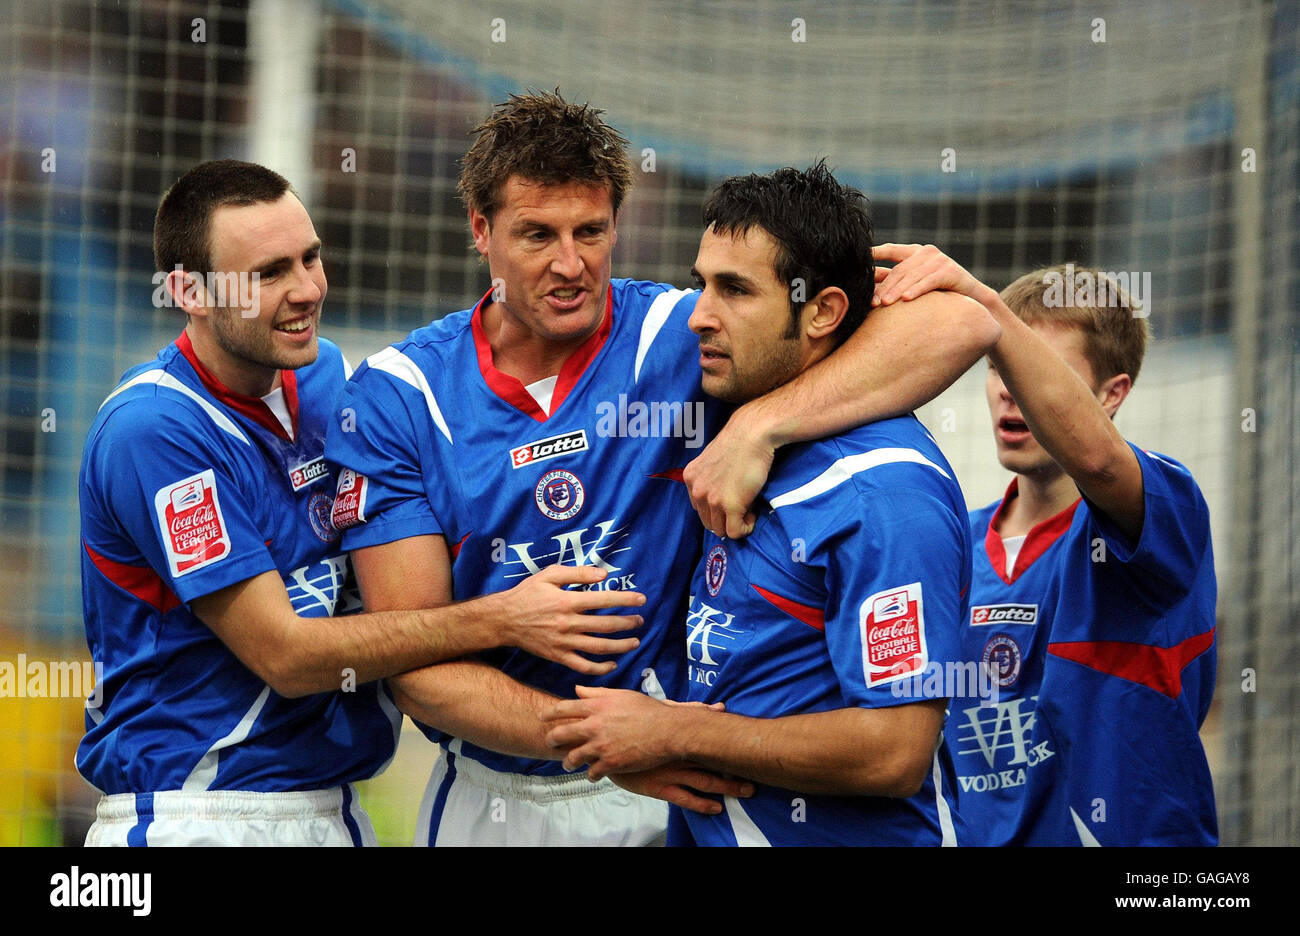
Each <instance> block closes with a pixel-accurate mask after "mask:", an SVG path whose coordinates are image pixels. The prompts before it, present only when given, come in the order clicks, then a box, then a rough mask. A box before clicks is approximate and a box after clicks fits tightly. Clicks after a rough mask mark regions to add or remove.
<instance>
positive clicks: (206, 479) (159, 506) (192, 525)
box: [154, 469, 230, 577]
mask: <svg viewBox="0 0 1300 936" xmlns="http://www.w3.org/2000/svg"><path fill="white" fill-rule="evenodd" d="M154 509H155V510H156V511H157V514H158V523H159V526H160V527H161V529H162V534H163V545H164V546H165V547H166V549H167V561H168V563H169V565H170V566H171V573H172V575H173V576H174V577H179V576H182V575H185V574H186V573H188V572H193V571H194V570H195V569H199V568H202V567H203V566H205V565H210V564H211V563H213V562H216V561H218V560H220V559H224V558H225V557H226V556H227V555H229V553H230V535H229V534H228V533H227V532H226V523H225V518H224V517H222V515H221V501H220V500H219V498H218V497H217V482H216V477H215V475H214V474H213V471H212V469H208V470H207V471H204V472H200V473H199V474H196V475H193V476H192V477H189V478H186V479H184V480H183V481H177V482H176V483H175V484H169V485H166V486H165V487H163V488H161V489H160V490H159V491H158V492H157V493H156V494H154Z"/></svg>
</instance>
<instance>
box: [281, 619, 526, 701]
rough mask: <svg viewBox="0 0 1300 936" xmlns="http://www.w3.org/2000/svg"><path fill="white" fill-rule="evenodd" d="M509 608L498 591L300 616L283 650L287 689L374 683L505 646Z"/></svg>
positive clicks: (290, 626)
mask: <svg viewBox="0 0 1300 936" xmlns="http://www.w3.org/2000/svg"><path fill="white" fill-rule="evenodd" d="M505 611H506V609H505V608H504V606H503V603H502V601H501V600H500V598H499V596H493V595H489V596H486V597H484V598H479V599H475V600H474V601H465V602H458V603H455V604H448V605H444V606H442V607H438V608H429V609H420V610H403V611H378V612H368V613H364V614H356V615H349V616H346V617H310V618H309V617H297V616H295V617H294V619H293V620H292V621H289V622H287V626H286V631H287V633H286V635H285V639H284V645H283V647H282V649H281V653H280V654H278V658H279V666H278V669H280V670H281V671H282V673H283V675H282V677H281V679H280V682H281V683H282V685H283V686H284V689H286V690H288V692H287V693H286V692H284V691H281V694H282V695H284V694H290V695H307V694H309V693H313V692H327V691H331V690H336V689H338V688H339V686H340V684H341V683H342V682H343V680H344V679H345V678H347V679H348V680H349V681H351V682H353V683H355V684H361V683H366V682H372V681H374V680H376V679H383V678H384V677H387V676H393V675H396V674H400V673H404V672H406V671H408V670H412V669H418V668H421V667H427V666H430V665H432V664H435V663H441V662H444V661H447V660H455V659H458V658H460V657H464V656H467V655H470V654H474V653H478V652H480V651H482V650H487V649H490V648H492V647H495V646H499V645H500V638H499V636H498V631H499V629H500V628H499V627H498V626H497V624H498V623H499V622H500V621H501V620H502V619H503V616H504V614H505ZM277 691H279V690H277Z"/></svg>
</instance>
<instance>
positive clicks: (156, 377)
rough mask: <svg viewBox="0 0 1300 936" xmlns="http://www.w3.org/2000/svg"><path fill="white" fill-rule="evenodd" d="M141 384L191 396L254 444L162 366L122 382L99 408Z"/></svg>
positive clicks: (233, 432) (219, 421)
mask: <svg viewBox="0 0 1300 936" xmlns="http://www.w3.org/2000/svg"><path fill="white" fill-rule="evenodd" d="M141 384H156V385H157V386H159V387H166V388H167V389H168V390H175V391H176V392H177V393H180V394H183V395H185V396H187V397H189V398H190V399H191V400H193V401H194V402H195V403H197V404H199V406H201V407H203V412H205V413H207V414H208V416H209V417H210V418H211V419H212V421H213V422H214V423H216V424H217V426H218V427H219V428H221V429H223V430H225V431H226V432H228V433H229V434H230V435H232V436H234V437H235V438H236V439H238V440H239V441H240V442H243V443H244V444H245V445H251V444H252V443H251V442H249V441H248V436H246V435H244V433H243V432H242V431H240V428H239V427H238V426H236V425H235V424H234V423H233V422H231V420H230V417H229V416H227V415H226V414H225V413H223V412H221V410H219V409H217V408H216V407H215V406H213V405H212V404H211V403H209V402H208V401H207V400H205V399H203V397H201V396H199V395H198V394H197V393H195V392H194V391H193V390H191V389H190V388H189V387H187V386H185V384H183V383H181V382H180V381H179V380H177V379H176V378H175V377H173V376H172V375H171V374H169V373H167V372H166V371H165V370H162V369H161V368H157V369H154V370H148V371H145V372H144V373H143V374H137V375H136V376H134V377H132V378H131V379H130V380H128V381H127V382H126V383H124V384H122V386H120V387H118V388H117V389H116V390H114V391H113V392H112V393H110V394H109V395H108V396H107V397H105V398H104V402H103V403H101V404H99V408H100V409H101V410H102V409H103V408H104V407H105V406H107V405H108V401H109V400H111V399H113V397H115V396H117V395H118V394H119V393H121V392H123V391H124V390H129V389H130V388H131V387H138V386H140V385H141Z"/></svg>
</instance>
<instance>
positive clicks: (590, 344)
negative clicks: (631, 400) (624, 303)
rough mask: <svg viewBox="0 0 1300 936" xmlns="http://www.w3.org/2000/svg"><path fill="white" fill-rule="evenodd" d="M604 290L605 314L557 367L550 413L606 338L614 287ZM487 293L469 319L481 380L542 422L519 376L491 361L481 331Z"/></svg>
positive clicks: (611, 320)
mask: <svg viewBox="0 0 1300 936" xmlns="http://www.w3.org/2000/svg"><path fill="white" fill-rule="evenodd" d="M607 290H608V291H607V292H606V294H605V315H604V317H603V318H602V319H601V321H600V327H599V328H597V329H596V331H595V332H594V333H592V335H591V337H590V338H588V339H587V340H586V341H584V342H583V343H582V344H581V345H579V346H578V348H577V350H575V351H574V352H573V353H572V354H570V355H569V357H568V358H567V359H566V360H565V362H564V365H563V366H562V367H561V368H560V374H559V377H558V378H556V381H555V392H554V393H552V394H551V412H552V413H554V412H555V411H556V410H558V409H559V408H560V404H561V403H563V402H564V398H565V397H567V396H568V395H569V391H570V390H572V389H573V386H574V384H576V383H577V382H578V379H579V378H580V377H582V374H583V372H584V371H585V370H586V369H587V365H588V364H590V363H591V362H592V360H593V359H594V358H595V357H596V355H597V354H598V353H600V349H601V348H602V347H603V346H604V344H605V339H606V338H608V337H609V333H610V330H611V329H612V328H613V327H614V288H613V286H609V287H607ZM490 295H492V290H490V289H489V290H488V291H487V292H486V293H484V295H483V298H482V299H480V300H479V301H478V305H476V306H475V307H474V315H473V317H472V318H471V319H470V326H471V330H472V331H473V334H474V350H475V351H476V352H477V353H478V369H479V371H480V372H481V373H482V374H483V380H484V381H486V382H487V385H488V389H489V390H491V391H492V392H493V393H495V394H496V395H497V396H499V397H500V398H501V399H503V400H505V401H506V402H507V403H509V404H510V405H511V406H513V407H514V408H515V409H517V410H519V411H520V412H523V413H527V414H528V415H529V416H531V417H533V419H535V420H537V421H538V422H546V419H547V416H546V413H544V412H542V408H541V407H540V406H538V405H537V401H536V400H534V399H533V395H532V394H531V393H529V392H528V388H526V387H525V386H524V385H523V383H521V382H520V380H519V378H517V377H511V376H510V375H509V374H505V373H502V372H501V371H499V370H497V368H496V365H495V364H493V363H492V345H491V344H489V343H488V339H487V332H485V331H484V330H483V307H484V305H486V303H487V299H488V296H490Z"/></svg>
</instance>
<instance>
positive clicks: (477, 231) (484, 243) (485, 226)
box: [469, 209, 492, 257]
mask: <svg viewBox="0 0 1300 936" xmlns="http://www.w3.org/2000/svg"><path fill="white" fill-rule="evenodd" d="M469 229H470V232H471V233H472V234H473V235H474V249H475V250H477V251H478V252H479V254H480V255H481V256H484V257H486V256H487V251H488V236H489V235H490V234H491V233H492V222H491V221H489V220H488V217H487V215H485V214H483V213H482V212H480V211H474V210H473V209H471V210H470V213H469Z"/></svg>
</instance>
